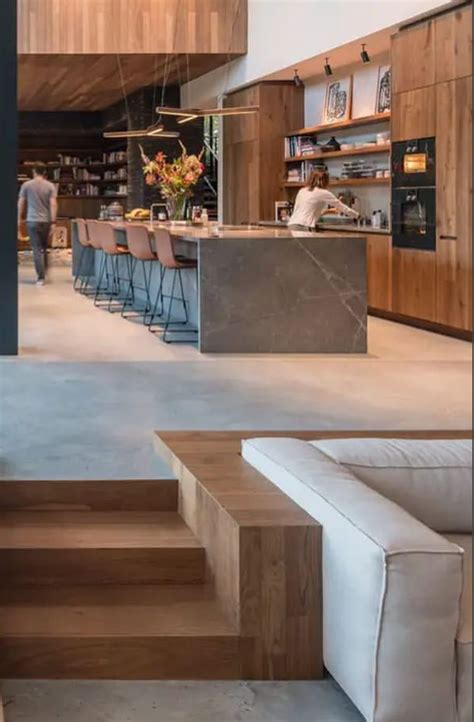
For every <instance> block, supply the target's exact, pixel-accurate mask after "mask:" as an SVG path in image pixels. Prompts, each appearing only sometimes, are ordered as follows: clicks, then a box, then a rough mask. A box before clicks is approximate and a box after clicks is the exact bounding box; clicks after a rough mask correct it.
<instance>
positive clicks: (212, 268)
mask: <svg viewBox="0 0 474 722" xmlns="http://www.w3.org/2000/svg"><path fill="white" fill-rule="evenodd" d="M114 226H115V228H116V231H117V234H118V236H119V242H121V243H124V244H126V233H125V229H126V223H117V224H114ZM154 227H156V228H159V227H160V225H159V224H156V226H154ZM164 227H166V228H167V229H168V230H169V232H170V234H171V236H172V239H173V242H174V245H175V248H176V252H177V253H180V254H183V255H186V256H188V257H189V258H196V259H197V261H198V273H197V279H196V274H195V272H194V271H185V272H184V274H183V277H184V281H185V292H186V297H187V299H188V301H189V304H190V310H191V319H192V321H193V322H194V324H195V326H196V327H197V328H198V330H199V334H198V338H199V341H198V343H199V350H200V351H201V352H202V353H247V354H248V353H294V354H296V353H365V352H366V351H367V281H366V237H365V236H364V235H362V234H361V235H358V234H353V233H351V234H349V233H341V232H329V231H328V232H325V233H311V232H307V231H290V230H288V229H287V228H262V227H259V226H248V227H247V226H221V227H220V228H219V232H218V233H216V234H214V231H213V229H207V228H200V227H192V226H181V225H174V224H165V225H164ZM150 234H151V238H152V241H153V231H152V230H151V229H150ZM156 276H157V278H158V274H156ZM165 293H166V289H165Z"/></svg>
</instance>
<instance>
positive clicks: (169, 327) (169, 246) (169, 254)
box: [148, 228, 198, 343]
mask: <svg viewBox="0 0 474 722" xmlns="http://www.w3.org/2000/svg"><path fill="white" fill-rule="evenodd" d="M154 235H155V248H156V253H157V256H158V260H159V261H160V263H161V266H162V269H163V270H162V275H161V283H160V288H159V289H158V294H157V297H156V301H155V305H154V307H153V311H152V314H151V317H150V322H149V323H148V330H149V331H151V332H152V333H153V329H152V326H153V322H154V319H155V317H156V316H157V315H158V314H157V308H158V304H159V302H160V300H161V301H162V300H163V298H164V297H166V298H169V304H168V311H167V314H166V318H165V319H164V325H163V326H162V330H163V333H162V336H161V338H162V340H163V341H164V342H165V343H186V340H184V341H176V340H170V339H169V338H168V334H178V333H187V334H190V333H192V334H197V330H196V329H190V328H185V329H176V328H174V327H175V326H183V325H187V324H188V322H189V314H188V302H187V300H186V298H185V296H184V287H183V279H182V275H181V271H183V270H184V269H194V270H195V271H196V276H197V267H198V264H197V261H195V260H194V259H191V258H185V257H184V256H177V255H175V252H174V248H173V243H172V240H171V235H170V233H169V231H167V230H166V229H164V228H159V229H156V230H155V232H154ZM167 271H172V272H173V281H172V285H171V295H170V296H167V295H166V294H164V293H163V288H164V281H165V277H166V273H167ZM177 281H178V284H179V289H180V295H179V296H175V295H174V294H175V290H176V282H177ZM175 301H177V302H179V303H180V304H182V306H183V308H184V316H185V320H184V321H172V320H171V314H172V310H173V304H174V302H175Z"/></svg>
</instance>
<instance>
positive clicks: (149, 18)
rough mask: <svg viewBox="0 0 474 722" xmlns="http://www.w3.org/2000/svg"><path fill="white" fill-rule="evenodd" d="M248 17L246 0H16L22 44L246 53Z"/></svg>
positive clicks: (46, 48) (62, 49) (80, 50)
mask: <svg viewBox="0 0 474 722" xmlns="http://www.w3.org/2000/svg"><path fill="white" fill-rule="evenodd" d="M1 2H5V0H1ZM247 17H248V0H18V48H19V52H20V53H33V54H35V53H48V54H49V53H61V54H62V53H71V54H88V53H91V54H95V53H101V54H102V53H112V54H114V53H152V54H154V53H177V54H179V53H196V52H199V53H216V54H221V53H229V52H230V53H240V54H243V53H246V52H247Z"/></svg>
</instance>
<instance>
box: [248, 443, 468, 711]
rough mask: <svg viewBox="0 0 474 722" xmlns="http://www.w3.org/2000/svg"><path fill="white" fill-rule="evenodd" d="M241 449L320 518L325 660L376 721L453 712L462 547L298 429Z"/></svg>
mask: <svg viewBox="0 0 474 722" xmlns="http://www.w3.org/2000/svg"><path fill="white" fill-rule="evenodd" d="M242 454H243V457H244V459H245V460H246V461H247V462H249V463H250V464H252V466H254V467H255V468H256V469H258V470H259V471H260V472H261V473H262V474H264V475H265V476H267V477H268V478H269V479H270V480H271V481H272V482H273V483H275V484H276V485H277V486H278V487H279V488H280V489H282V490H283V491H284V492H285V493H286V494H288V496H290V497H291V498H292V499H293V500H294V501H295V502H297V503H298V504H300V506H302V507H303V508H304V509H305V510H306V511H307V512H308V513H309V514H311V515H312V516H313V517H314V518H315V519H317V520H318V521H319V522H320V523H321V524H322V525H323V610H324V611H323V614H324V660H325V664H326V667H327V669H328V670H329V672H330V673H331V674H332V675H333V676H334V678H335V679H336V680H337V681H338V682H339V684H340V685H341V686H342V688H343V689H344V690H345V691H346V693H347V694H348V695H349V697H351V699H352V700H353V701H354V703H355V704H356V706H357V707H358V708H359V709H360V711H361V712H362V714H363V715H364V716H365V717H366V719H367V720H369V721H370V722H400V720H404V721H405V720H406V721H407V722H408V721H410V722H411V721H412V720H413V722H415V720H416V722H435V721H436V722H438V721H439V722H454V721H455V719H456V708H455V680H454V669H455V657H454V654H455V652H454V640H455V637H456V629H457V625H458V620H459V600H460V595H461V588H462V552H461V551H460V550H459V549H458V548H457V547H455V546H454V545H452V544H450V543H449V542H448V541H447V540H445V539H444V538H443V537H441V536H440V535H438V534H436V533H435V532H433V531H432V530H431V529H429V528H428V527H426V526H424V525H423V524H421V523H420V522H419V521H417V520H416V519H415V518H414V517H412V516H410V515H409V514H408V513H407V512H405V511H404V510H403V509H402V508H401V507H399V506H398V505H396V504H395V503H393V502H391V501H389V500H388V499H385V498H384V497H383V496H381V495H380V494H378V493H377V492H375V491H373V490H372V489H370V488H368V487H367V486H365V485H364V484H363V483H362V482H360V481H359V480H358V479H357V478H356V477H355V476H354V475H353V474H352V473H351V472H350V471H348V470H347V469H345V467H343V466H341V465H339V464H337V463H335V462H333V461H331V460H330V459H329V458H328V457H326V456H325V455H324V454H323V453H322V452H320V451H318V450H317V449H315V448H314V447H312V446H311V445H310V444H307V443H306V442H303V441H299V440H296V439H281V438H280V439H252V440H248V441H245V442H243V448H242Z"/></svg>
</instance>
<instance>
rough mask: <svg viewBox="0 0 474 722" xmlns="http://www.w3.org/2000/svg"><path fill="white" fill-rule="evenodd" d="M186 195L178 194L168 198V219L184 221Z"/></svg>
mask: <svg viewBox="0 0 474 722" xmlns="http://www.w3.org/2000/svg"><path fill="white" fill-rule="evenodd" d="M186 203H187V198H186V196H183V195H179V196H173V197H172V198H168V200H167V201H166V208H167V210H168V218H169V219H170V221H184V220H185V219H186Z"/></svg>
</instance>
